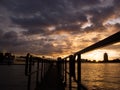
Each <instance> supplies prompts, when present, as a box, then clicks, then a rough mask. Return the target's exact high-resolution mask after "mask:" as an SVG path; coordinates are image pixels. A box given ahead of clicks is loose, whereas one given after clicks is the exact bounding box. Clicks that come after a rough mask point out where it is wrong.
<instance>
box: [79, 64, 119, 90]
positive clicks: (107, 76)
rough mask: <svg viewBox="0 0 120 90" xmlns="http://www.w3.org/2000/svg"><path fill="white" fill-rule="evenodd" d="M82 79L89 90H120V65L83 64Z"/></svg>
mask: <svg viewBox="0 0 120 90" xmlns="http://www.w3.org/2000/svg"><path fill="white" fill-rule="evenodd" d="M81 78H82V83H83V84H84V85H85V86H86V87H87V88H88V90H120V63H82V65H81Z"/></svg>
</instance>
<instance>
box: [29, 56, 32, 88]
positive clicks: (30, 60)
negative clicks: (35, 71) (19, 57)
mask: <svg viewBox="0 0 120 90" xmlns="http://www.w3.org/2000/svg"><path fill="white" fill-rule="evenodd" d="M31 65H32V56H30V59H29V73H28V90H30V86H31V71H32V68H31Z"/></svg>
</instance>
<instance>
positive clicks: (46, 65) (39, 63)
mask: <svg viewBox="0 0 120 90" xmlns="http://www.w3.org/2000/svg"><path fill="white" fill-rule="evenodd" d="M53 62H54V60H47V59H44V58H40V57H34V56H32V55H30V54H29V53H28V54H27V56H26V64H25V75H26V76H28V85H27V90H31V86H32V85H31V82H32V75H36V76H35V77H36V84H35V87H34V88H36V89H37V87H39V84H40V83H41V82H42V80H43V78H44V76H45V74H46V72H47V71H48V70H49V69H50V67H51V66H52V65H53ZM34 64H36V65H34ZM34 67H35V68H34ZM33 68H34V70H32V69H33Z"/></svg>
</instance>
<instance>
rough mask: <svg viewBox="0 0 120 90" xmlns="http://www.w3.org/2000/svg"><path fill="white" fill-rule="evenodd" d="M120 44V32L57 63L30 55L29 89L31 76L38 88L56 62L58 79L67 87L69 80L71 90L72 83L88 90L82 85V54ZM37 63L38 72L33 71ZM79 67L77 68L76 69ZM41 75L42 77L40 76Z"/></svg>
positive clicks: (28, 59)
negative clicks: (34, 75) (34, 77)
mask: <svg viewBox="0 0 120 90" xmlns="http://www.w3.org/2000/svg"><path fill="white" fill-rule="evenodd" d="M117 42H120V31H119V32H117V33H115V34H113V35H111V36H109V37H107V38H105V39H103V40H101V41H99V42H97V43H95V44H93V45H91V46H89V47H87V48H85V49H83V50H80V51H78V52H76V53H74V54H72V55H69V56H67V57H65V58H60V57H59V58H58V59H57V60H56V61H54V60H48V59H44V58H38V57H33V56H31V55H30V54H27V56H26V65H25V75H26V76H28V89H27V90H31V76H32V75H33V74H36V88H37V87H38V85H39V82H41V81H42V80H43V78H44V76H45V73H46V71H48V69H49V68H50V67H51V66H52V65H53V63H54V62H55V63H56V65H57V69H58V78H59V80H61V81H62V82H63V84H64V86H67V81H68V79H69V85H68V86H69V90H72V82H73V81H74V82H75V83H76V84H77V87H76V88H77V90H81V89H82V90H87V88H86V87H84V86H83V85H82V84H81V54H84V53H86V52H89V51H92V50H94V49H98V48H101V47H104V46H107V45H110V44H113V43H117ZM34 63H37V66H36V70H34V71H32V66H34ZM76 66H77V67H76ZM39 74H40V75H39Z"/></svg>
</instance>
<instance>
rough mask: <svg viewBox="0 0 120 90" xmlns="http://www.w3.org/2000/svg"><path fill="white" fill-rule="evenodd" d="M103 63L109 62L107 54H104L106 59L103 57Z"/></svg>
mask: <svg viewBox="0 0 120 90" xmlns="http://www.w3.org/2000/svg"><path fill="white" fill-rule="evenodd" d="M103 58H104V59H103V61H104V62H108V54H107V53H104V57H103Z"/></svg>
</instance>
